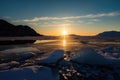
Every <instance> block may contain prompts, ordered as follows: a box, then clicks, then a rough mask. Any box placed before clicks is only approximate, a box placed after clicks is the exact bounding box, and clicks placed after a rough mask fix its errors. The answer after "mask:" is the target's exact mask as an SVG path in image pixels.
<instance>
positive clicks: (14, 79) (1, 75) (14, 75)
mask: <svg viewBox="0 0 120 80" xmlns="http://www.w3.org/2000/svg"><path fill="white" fill-rule="evenodd" d="M0 80H59V75H58V71H56V72H55V73H54V72H53V71H52V70H51V69H50V68H49V67H43V66H40V67H39V66H29V67H25V68H18V69H12V70H8V71H0Z"/></svg>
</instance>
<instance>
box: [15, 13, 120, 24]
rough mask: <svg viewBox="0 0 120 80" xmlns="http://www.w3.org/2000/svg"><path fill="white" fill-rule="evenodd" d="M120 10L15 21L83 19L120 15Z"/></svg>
mask: <svg viewBox="0 0 120 80" xmlns="http://www.w3.org/2000/svg"><path fill="white" fill-rule="evenodd" d="M119 15H120V13H119V12H111V13H99V14H88V15H82V16H67V17H35V18H33V19H24V20H15V21H14V22H37V21H46V20H71V19H81V18H99V17H112V16H119Z"/></svg>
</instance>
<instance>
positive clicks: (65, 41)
mask: <svg viewBox="0 0 120 80" xmlns="http://www.w3.org/2000/svg"><path fill="white" fill-rule="evenodd" d="M62 45H63V48H64V49H66V46H67V40H66V36H63V40H62Z"/></svg>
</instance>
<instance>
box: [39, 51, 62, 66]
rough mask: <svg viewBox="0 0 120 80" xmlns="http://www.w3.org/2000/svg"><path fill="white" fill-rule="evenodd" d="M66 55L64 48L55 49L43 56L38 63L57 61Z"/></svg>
mask: <svg viewBox="0 0 120 80" xmlns="http://www.w3.org/2000/svg"><path fill="white" fill-rule="evenodd" d="M63 55H64V51H63V50H55V51H53V52H51V53H50V54H49V55H48V56H46V57H44V58H42V59H41V60H40V61H39V62H38V64H42V63H43V64H50V63H57V61H58V60H60V59H62V58H63Z"/></svg>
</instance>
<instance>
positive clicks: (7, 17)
mask: <svg viewBox="0 0 120 80" xmlns="http://www.w3.org/2000/svg"><path fill="white" fill-rule="evenodd" d="M3 18H4V19H11V17H10V16H3Z"/></svg>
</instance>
